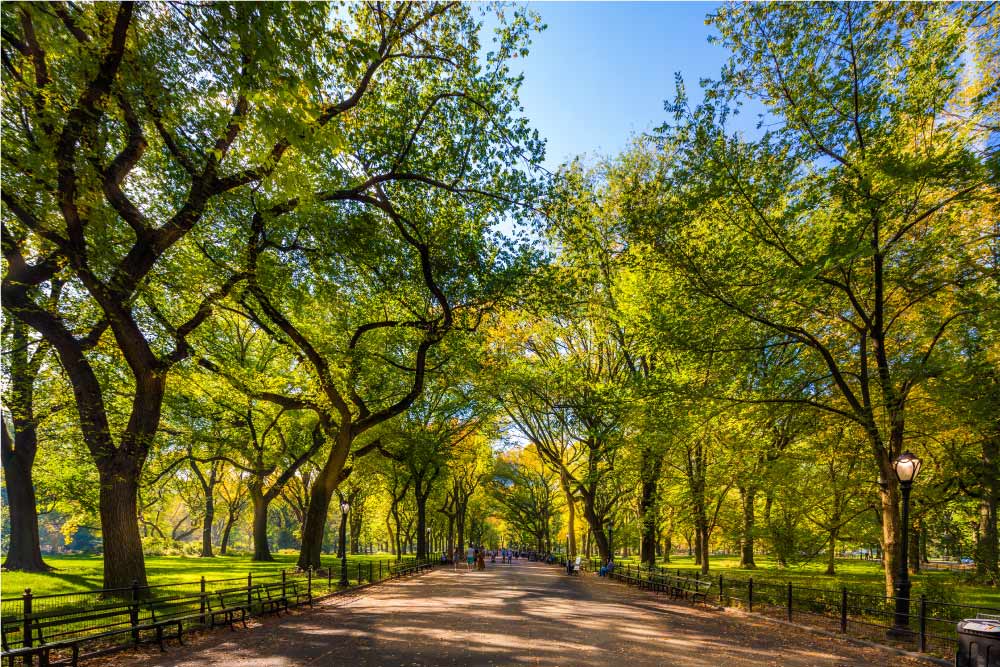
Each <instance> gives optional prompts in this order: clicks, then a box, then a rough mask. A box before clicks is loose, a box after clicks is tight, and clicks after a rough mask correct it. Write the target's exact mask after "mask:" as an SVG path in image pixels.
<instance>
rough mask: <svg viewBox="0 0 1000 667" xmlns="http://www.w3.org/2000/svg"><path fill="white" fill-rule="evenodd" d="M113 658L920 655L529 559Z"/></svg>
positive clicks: (277, 665)
mask: <svg viewBox="0 0 1000 667" xmlns="http://www.w3.org/2000/svg"><path fill="white" fill-rule="evenodd" d="M171 644H172V645H171V646H170V648H169V649H168V652H167V653H166V654H160V653H158V652H157V653H155V654H152V653H148V654H145V655H140V654H137V653H134V652H133V653H131V654H121V655H118V656H116V657H115V658H112V659H111V661H110V662H112V663H114V664H130V665H148V666H150V667H153V666H156V667H168V666H170V667H174V666H177V667H195V666H196V665H197V666H198V667H202V666H204V665H218V666H222V665H227V666H228V665H253V666H254V667H283V666H286V665H322V666H324V667H325V666H336V665H352V666H353V665H358V666H364V667H374V666H376V665H378V666H389V665H392V666H407V667H410V666H420V667H432V666H438V665H441V666H447V665H476V666H483V667H486V666H489V667H499V666H501V665H546V666H556V665H563V666H566V667H578V666H591V665H594V666H596V665H600V666H601V667H608V666H611V667H647V666H652V665H670V666H676V667H688V666H693V665H712V666H716V665H718V666H720V667H749V666H750V665H754V666H757V665H782V666H788V667H881V666H883V665H885V666H891V667H897V666H898V667H902V666H904V665H905V666H916V665H926V664H928V663H925V662H923V661H917V660H912V659H909V658H903V657H898V656H895V655H893V654H891V653H889V652H888V651H883V650H881V649H877V648H865V647H859V646H855V645H853V644H850V643H848V642H846V641H841V640H839V639H830V638H827V637H822V636H815V635H812V634H809V633H807V632H802V631H799V630H797V629H794V628H787V627H782V626H778V625H775V624H773V623H768V622H767V621H763V620H759V619H753V618H748V617H745V616H740V615H735V614H733V613H731V612H724V611H719V610H716V609H712V608H709V607H703V606H700V607H699V606H696V607H692V606H690V605H687V604H685V603H682V602H676V603H675V602H671V601H669V600H664V599H662V598H657V597H655V596H653V595H651V594H649V593H644V592H639V591H636V590H635V589H629V588H626V587H625V586H624V585H622V584H616V583H611V582H607V581H604V580H599V579H597V578H596V577H592V576H589V575H584V576H583V577H569V576H567V575H566V574H565V573H564V572H563V571H562V570H561V569H560V568H557V567H553V566H546V565H541V564H537V563H524V562H521V563H515V564H514V565H511V566H502V565H491V566H490V568H489V569H488V570H487V571H486V572H466V571H464V567H463V569H462V570H460V571H458V572H455V571H453V570H452V569H451V568H450V567H449V568H442V569H438V570H435V571H434V572H432V573H429V574H425V575H422V576H420V577H414V578H410V579H405V580H401V581H396V582H390V583H386V584H381V585H379V586H376V587H372V588H369V589H367V590H366V591H363V592H360V593H358V594H355V595H354V596H353V597H350V598H347V597H341V598H332V599H330V600H327V601H326V602H324V603H322V604H320V605H317V607H316V608H315V609H313V610H303V611H301V612H294V613H292V614H289V615H282V616H281V617H269V618H266V619H264V620H263V621H262V622H261V623H260V624H257V625H255V627H252V628H251V629H249V630H243V629H239V630H237V631H236V632H230V631H228V630H221V631H216V632H214V633H206V634H204V635H202V636H200V637H196V638H193V640H192V641H189V642H188V644H189V645H188V646H186V647H178V646H176V643H174V642H172V643H171Z"/></svg>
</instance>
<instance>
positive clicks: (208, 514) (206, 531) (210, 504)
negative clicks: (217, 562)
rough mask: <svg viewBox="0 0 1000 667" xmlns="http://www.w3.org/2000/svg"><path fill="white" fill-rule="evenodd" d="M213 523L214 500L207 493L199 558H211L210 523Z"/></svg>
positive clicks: (212, 554)
mask: <svg viewBox="0 0 1000 667" xmlns="http://www.w3.org/2000/svg"><path fill="white" fill-rule="evenodd" d="M214 521H215V500H214V499H213V498H212V494H211V493H209V494H208V496H207V497H206V498H205V521H204V523H203V524H202V528H201V557H202V558H212V557H213V556H215V554H214V553H212V522H214Z"/></svg>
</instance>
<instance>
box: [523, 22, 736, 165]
mask: <svg viewBox="0 0 1000 667" xmlns="http://www.w3.org/2000/svg"><path fill="white" fill-rule="evenodd" d="M528 6H529V7H530V8H531V9H532V10H534V11H536V12H538V13H539V14H540V15H541V17H542V20H543V22H544V23H546V24H547V25H548V28H547V29H546V30H544V31H543V32H542V33H541V34H537V35H536V36H535V39H534V43H533V44H532V46H531V53H530V54H529V55H528V57H527V58H526V59H524V60H520V61H515V62H514V63H513V64H512V69H514V70H515V71H516V69H517V68H518V67H520V68H521V69H522V70H523V72H524V75H525V81H524V86H523V88H522V91H521V102H522V104H523V105H524V110H525V114H526V115H527V116H528V118H530V119H531V121H532V124H533V125H534V127H535V128H536V129H538V131H539V132H540V133H541V135H542V136H543V137H544V138H546V139H547V140H548V144H547V151H546V161H545V164H546V166H547V167H548V168H550V169H554V168H555V167H557V166H558V165H559V164H561V163H563V162H565V161H566V160H568V159H569V158H571V157H573V156H575V155H578V154H581V153H587V154H590V155H591V156H593V155H610V154H613V153H617V152H618V151H620V150H621V149H622V148H624V147H625V146H626V145H627V143H628V141H629V137H630V136H631V135H633V134H636V133H641V132H644V131H646V130H649V129H652V128H654V127H656V126H657V125H659V124H661V123H663V122H664V121H665V120H667V119H668V114H667V113H666V112H665V111H664V110H663V102H664V100H667V99H671V100H672V99H673V96H674V73H675V72H680V73H681V74H682V75H683V77H684V81H685V84H686V87H687V90H688V94H689V95H690V96H691V97H692V101H698V100H699V99H700V94H699V91H698V80H699V79H701V78H703V77H713V78H714V77H716V76H717V75H718V72H719V70H720V68H721V66H722V64H723V62H724V61H725V59H726V56H727V52H726V51H725V49H723V48H722V47H721V46H718V45H715V44H709V43H708V37H709V35H710V34H711V33H712V30H711V29H710V28H709V26H706V25H705V15H706V14H708V13H710V12H712V11H713V9H714V8H715V7H716V3H714V2H534V3H530V4H529V5H528Z"/></svg>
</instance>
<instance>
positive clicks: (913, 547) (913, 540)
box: [906, 519, 924, 574]
mask: <svg viewBox="0 0 1000 667" xmlns="http://www.w3.org/2000/svg"><path fill="white" fill-rule="evenodd" d="M923 532H924V522H923V520H921V519H915V520H914V521H913V523H912V525H911V526H910V543H909V544H908V545H907V549H909V551H908V552H907V558H906V561H907V562H906V564H907V566H908V567H909V568H910V572H911V573H912V574H920V535H921V534H922V533H923Z"/></svg>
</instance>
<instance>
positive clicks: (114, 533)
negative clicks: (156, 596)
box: [98, 462, 146, 589]
mask: <svg viewBox="0 0 1000 667" xmlns="http://www.w3.org/2000/svg"><path fill="white" fill-rule="evenodd" d="M128 465H129V462H125V463H124V464H122V465H121V467H120V468H115V467H111V466H107V467H105V468H104V469H102V470H99V471H98V472H99V478H100V482H101V490H100V513H101V537H102V541H103V549H104V568H105V570H104V583H105V588H118V589H124V588H128V587H130V586H132V585H133V584H134V583H136V584H138V585H139V586H140V587H141V588H145V587H146V566H145V563H144V561H143V555H142V539H141V537H140V535H139V522H138V503H137V501H138V492H139V485H138V478H139V477H138V473H137V471H135V470H134V469H129V468H128V467H127V466H128ZM109 567H111V568H113V569H112V570H111V571H109V570H108V568H109ZM108 584H112V585H111V586H108Z"/></svg>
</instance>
